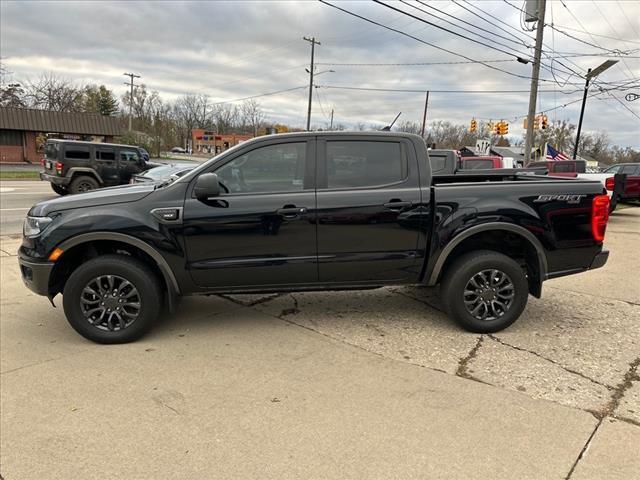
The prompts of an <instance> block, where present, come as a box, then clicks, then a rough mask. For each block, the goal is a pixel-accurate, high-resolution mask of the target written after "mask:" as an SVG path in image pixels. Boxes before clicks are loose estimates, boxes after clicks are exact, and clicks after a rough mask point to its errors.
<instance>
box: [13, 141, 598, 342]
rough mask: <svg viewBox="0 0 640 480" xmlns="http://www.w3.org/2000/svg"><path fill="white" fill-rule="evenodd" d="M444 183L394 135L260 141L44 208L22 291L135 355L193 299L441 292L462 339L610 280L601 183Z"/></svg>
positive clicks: (508, 175)
mask: <svg viewBox="0 0 640 480" xmlns="http://www.w3.org/2000/svg"><path fill="white" fill-rule="evenodd" d="M496 172H497V173H494V172H486V171H485V172H482V171H477V172H474V173H473V174H472V175H463V176H461V177H460V178H457V177H456V175H450V176H445V177H436V176H433V175H432V173H431V169H430V162H429V159H428V154H427V150H426V148H425V143H424V140H423V139H422V138H421V137H419V136H417V135H411V134H406V133H391V132H369V133H362V132H354V133H350V132H302V133H294V134H282V135H270V136H263V137H258V138H256V139H253V140H250V141H247V142H245V143H243V144H241V145H237V146H235V147H233V148H231V149H229V150H227V151H225V152H224V153H222V154H220V155H219V156H217V157H215V158H212V159H211V160H209V161H207V162H206V163H203V164H201V165H199V166H198V167H196V168H195V169H193V170H191V171H190V172H189V173H187V174H186V175H183V176H182V177H180V178H177V179H174V180H172V181H167V182H164V183H162V184H160V185H158V184H149V185H146V184H140V185H128V186H126V187H114V188H109V189H104V190H99V191H95V192H88V193H85V194H82V195H77V196H74V197H62V198H57V199H53V200H48V201H44V202H40V203H37V204H36V205H34V206H33V207H32V208H31V209H30V210H29V213H28V216H27V218H26V219H25V224H24V237H23V241H22V245H21V247H20V250H19V263H20V270H21V273H22V278H23V280H24V282H25V284H26V285H27V287H29V288H30V289H31V290H33V291H34V292H35V293H37V294H39V295H45V296H47V297H49V299H50V300H51V301H52V302H53V301H54V299H55V297H56V296H57V295H58V294H59V293H63V298H62V304H63V307H64V312H65V315H66V317H67V319H68V321H69V323H70V324H71V326H72V327H73V328H74V329H76V330H77V331H78V332H79V333H80V334H81V335H83V336H85V337H86V338H88V339H91V340H93V341H96V342H100V343H121V342H127V341H132V340H135V339H136V338H139V337H140V336H141V335H143V334H144V333H145V332H146V331H148V330H149V328H151V327H152V326H153V325H154V324H155V323H156V320H157V318H158V316H159V314H160V312H161V310H162V309H163V305H165V303H163V298H164V299H166V306H167V308H168V310H169V311H173V310H174V309H175V308H176V299H177V298H178V297H179V296H182V295H208V294H221V293H241V292H242V293H247V292H252V293H258V292H262V293H264V292H291V291H305V290H323V289H331V290H336V289H353V288H360V289H362V288H377V287H381V286H386V285H408V284H409V285H410V284H420V285H437V284H440V286H441V295H442V300H443V305H444V308H445V309H446V311H447V312H448V313H449V315H450V316H451V317H452V318H454V319H455V320H456V321H457V322H458V323H459V324H460V325H461V326H462V327H464V328H466V329H468V330H470V331H474V332H485V333H487V332H495V331H498V330H501V329H503V328H506V327H508V326H509V325H510V324H512V323H513V322H514V321H515V320H516V319H517V318H518V317H519V316H520V314H521V313H522V311H523V310H524V308H525V305H526V303H527V299H528V295H529V294H531V295H533V296H536V297H540V296H541V294H542V283H543V281H544V280H546V279H550V278H555V277H560V276H563V275H570V274H574V273H578V272H583V271H586V270H589V269H594V268H599V267H602V266H603V265H604V264H605V263H606V261H607V258H608V255H609V252H608V251H607V250H605V249H604V248H603V241H604V235H605V229H606V225H607V219H608V205H609V198H608V197H607V196H606V195H604V194H603V190H604V189H603V188H602V186H601V185H600V183H599V182H597V181H591V182H590V181H576V180H565V179H562V178H555V177H547V176H538V175H528V176H527V175H517V174H514V173H513V170H509V171H508V172H501V171H499V170H498V171H496Z"/></svg>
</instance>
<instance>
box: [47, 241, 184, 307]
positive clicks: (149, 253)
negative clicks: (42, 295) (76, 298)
mask: <svg viewBox="0 0 640 480" xmlns="http://www.w3.org/2000/svg"><path fill="white" fill-rule="evenodd" d="M104 244H109V245H111V246H113V247H117V246H118V245H120V246H121V247H122V246H125V247H129V248H128V249H136V251H138V252H142V253H143V255H144V256H145V257H146V258H147V259H150V260H151V261H152V262H153V264H152V265H151V267H155V268H154V269H155V270H156V271H157V272H159V273H160V277H161V280H162V281H163V283H164V286H165V288H166V289H167V293H168V294H169V300H170V302H171V300H172V299H173V298H174V297H175V296H177V295H179V294H180V287H179V285H178V281H177V279H176V277H175V275H174V273H173V270H172V269H171V267H170V266H169V263H168V262H167V261H166V260H165V258H164V257H163V256H162V255H161V254H160V253H159V252H158V251H157V250H156V249H155V248H153V247H152V246H151V245H149V244H148V243H146V242H144V241H142V240H140V239H139V238H136V237H132V236H130V235H126V234H123V233H117V232H91V233H83V234H81V235H77V236H75V237H72V238H70V239H68V240H65V241H64V242H62V243H61V244H60V245H58V248H59V249H61V250H62V251H63V253H62V255H61V256H60V258H58V260H56V265H55V266H54V269H53V271H52V273H51V278H50V284H49V289H50V290H51V289H53V288H54V287H55V283H56V281H58V279H57V275H56V267H58V266H59V265H64V262H65V261H69V259H70V257H69V255H70V254H72V253H73V252H76V253H78V252H79V251H80V250H81V249H82V250H86V249H91V248H93V249H94V250H95V248H96V245H104ZM125 249H127V248H125ZM128 249H127V250H128ZM65 255H67V257H65ZM59 262H60V263H59ZM56 293H57V292H56ZM170 306H171V305H170Z"/></svg>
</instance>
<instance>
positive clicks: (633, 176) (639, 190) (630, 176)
mask: <svg viewBox="0 0 640 480" xmlns="http://www.w3.org/2000/svg"><path fill="white" fill-rule="evenodd" d="M607 173H612V174H614V175H615V174H616V173H621V174H626V175H627V177H626V179H625V181H624V189H623V191H622V193H620V194H619V195H618V200H619V201H623V202H624V201H625V200H635V199H639V198H640V163H620V164H618V165H614V166H613V167H610V168H609V169H608V170H607ZM604 185H605V188H606V189H607V190H608V191H610V192H613V189H614V185H615V178H614V177H607V179H606V180H605V184H604Z"/></svg>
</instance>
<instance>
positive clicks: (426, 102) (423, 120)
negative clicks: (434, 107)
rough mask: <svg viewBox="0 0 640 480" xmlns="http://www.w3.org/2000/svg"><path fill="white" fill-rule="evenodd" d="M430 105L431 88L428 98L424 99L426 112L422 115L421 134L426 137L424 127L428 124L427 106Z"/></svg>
mask: <svg viewBox="0 0 640 480" xmlns="http://www.w3.org/2000/svg"><path fill="white" fill-rule="evenodd" d="M428 106H429V90H427V98H425V99H424V114H423V115H422V131H421V132H420V136H421V137H422V138H424V129H425V127H426V125H427V107H428Z"/></svg>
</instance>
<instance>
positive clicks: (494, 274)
mask: <svg viewBox="0 0 640 480" xmlns="http://www.w3.org/2000/svg"><path fill="white" fill-rule="evenodd" d="M514 298H515V287H514V285H513V282H512V281H511V278H509V275H507V274H506V273H504V272H502V271H500V270H497V269H488V270H482V271H480V272H478V273H476V274H474V275H473V276H472V277H471V279H469V281H468V282H467V285H466V286H465V287H464V306H465V308H466V309H467V311H468V312H469V313H470V314H471V315H472V316H473V317H475V318H477V319H478V320H482V321H491V320H496V319H498V318H500V317H502V316H503V315H504V314H505V313H506V312H507V311H508V310H509V308H511V305H512V304H513V300H514Z"/></svg>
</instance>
